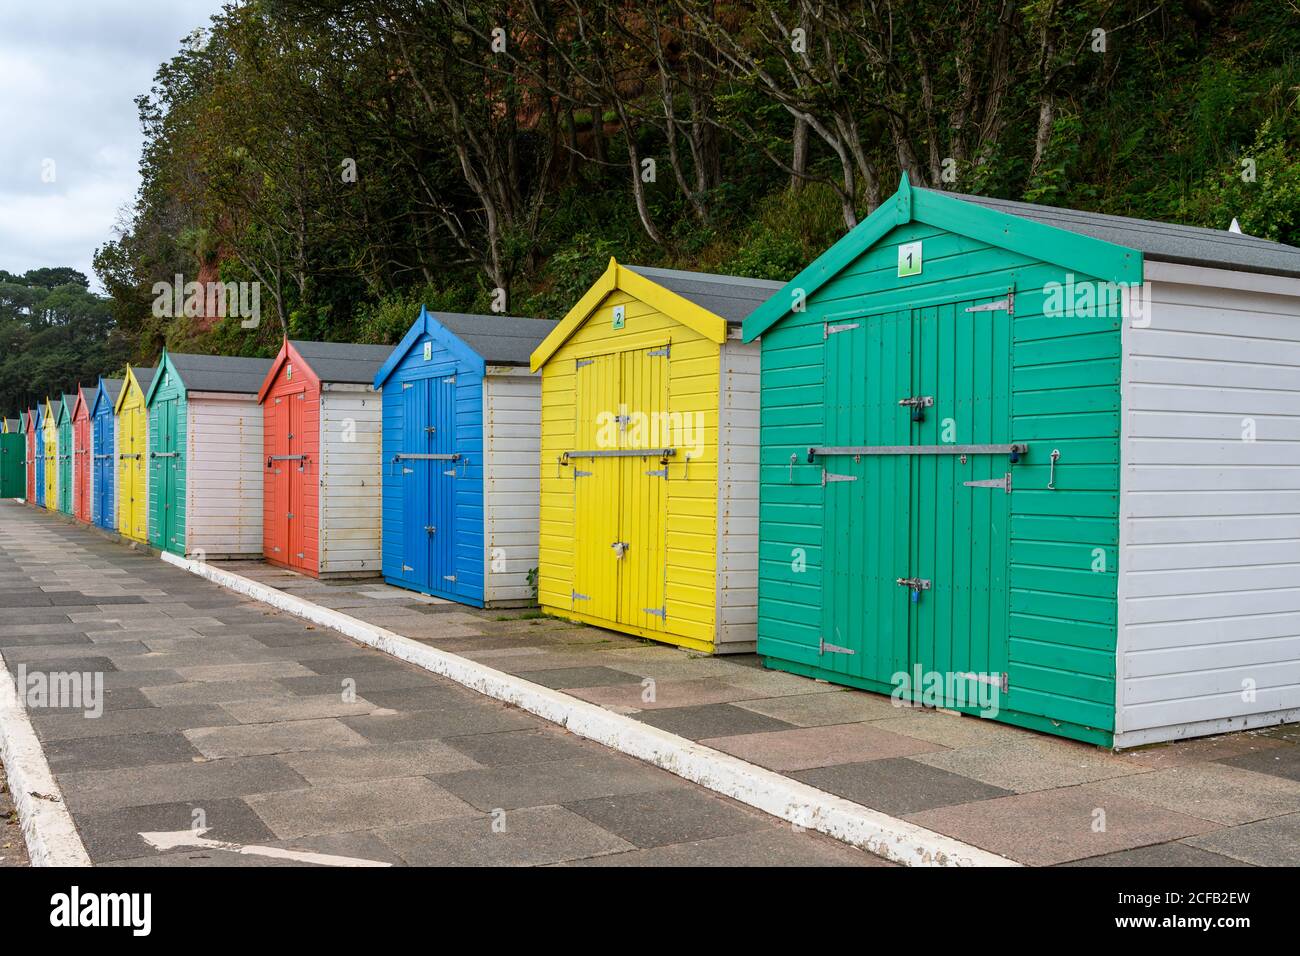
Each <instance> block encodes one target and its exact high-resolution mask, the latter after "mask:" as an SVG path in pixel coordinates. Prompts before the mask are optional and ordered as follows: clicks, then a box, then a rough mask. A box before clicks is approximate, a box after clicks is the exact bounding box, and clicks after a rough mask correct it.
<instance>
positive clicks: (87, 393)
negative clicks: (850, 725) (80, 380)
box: [81, 386, 99, 412]
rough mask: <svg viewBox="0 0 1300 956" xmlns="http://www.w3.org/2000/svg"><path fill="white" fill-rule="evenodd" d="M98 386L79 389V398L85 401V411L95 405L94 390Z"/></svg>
mask: <svg viewBox="0 0 1300 956" xmlns="http://www.w3.org/2000/svg"><path fill="white" fill-rule="evenodd" d="M98 388H99V386H95V388H83V389H82V390H81V400H82V401H83V402H85V404H86V411H87V412H89V411H90V410H91V409H92V408H94V407H95V392H96V391H97V390H98Z"/></svg>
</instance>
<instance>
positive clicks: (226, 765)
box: [59, 757, 306, 813]
mask: <svg viewBox="0 0 1300 956" xmlns="http://www.w3.org/2000/svg"><path fill="white" fill-rule="evenodd" d="M305 783H306V781H304V780H303V779H302V777H300V776H298V774H297V773H295V772H294V771H293V770H292V769H291V768H290V767H289V765H288V764H286V763H284V762H283V761H281V760H278V759H276V758H275V757H248V758H245V759H241V760H208V761H202V762H200V761H194V760H188V761H184V762H181V763H168V764H150V765H148V766H137V767H124V768H121V769H118V770H81V771H76V772H74V773H65V774H60V776H59V785H60V786H61V787H63V796H64V800H65V802H66V803H67V805H68V808H69V809H71V810H72V811H73V812H74V813H100V812H105V811H108V810H120V809H122V808H123V807H139V806H145V805H148V804H153V803H172V802H176V801H186V800H197V801H203V800H211V799H222V798H225V797H242V796H244V795H245V794H249V793H266V792H269V791H273V790H290V789H296V788H299V787H302V786H304V785H305Z"/></svg>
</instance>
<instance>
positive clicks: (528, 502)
mask: <svg viewBox="0 0 1300 956" xmlns="http://www.w3.org/2000/svg"><path fill="white" fill-rule="evenodd" d="M483 455H484V462H483V465H484V467H483V484H484V488H483V491H484V500H483V542H484V549H485V552H486V553H485V554H484V557H483V560H484V570H483V603H484V604H485V605H487V606H489V607H493V606H496V607H500V606H503V605H515V606H519V605H528V604H532V603H534V601H535V600H536V599H535V597H534V595H533V589H532V586H531V585H529V583H528V572H529V571H531V570H532V569H533V568H535V567H537V565H538V558H537V544H538V534H539V525H538V519H539V516H540V501H541V499H540V495H541V458H542V377H541V375H540V374H529V372H528V371H527V370H526V369H521V368H513V367H508V366H493V365H489V366H488V367H487V372H486V374H485V375H484V377H483Z"/></svg>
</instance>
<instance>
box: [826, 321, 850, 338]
mask: <svg viewBox="0 0 1300 956" xmlns="http://www.w3.org/2000/svg"><path fill="white" fill-rule="evenodd" d="M856 328H858V323H857V322H846V323H844V324H843V325H831V324H830V323H829V322H823V323H822V339H823V340H825V339H829V338H830V337H831V336H832V335H834V334H836V333H837V332H852V331H853V330H854V329H856Z"/></svg>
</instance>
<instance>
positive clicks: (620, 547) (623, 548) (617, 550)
mask: <svg viewBox="0 0 1300 956" xmlns="http://www.w3.org/2000/svg"><path fill="white" fill-rule="evenodd" d="M610 547H611V548H613V549H614V557H616V558H619V559H621V558H622V557H623V555H625V554H627V549H628V548H629V547H631V545H629V544H628V543H627V542H626V541H615V542H614V543H613V544H611V545H610Z"/></svg>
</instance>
